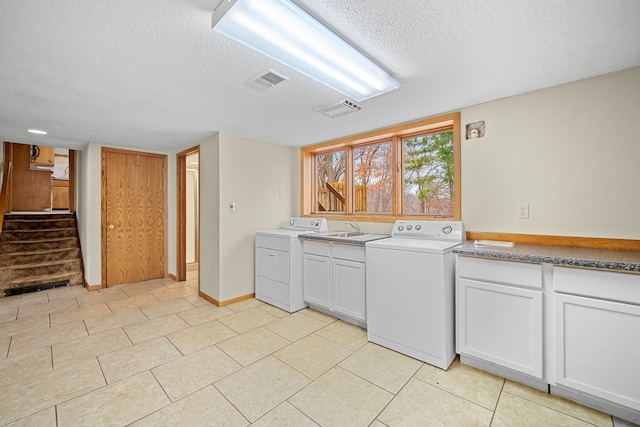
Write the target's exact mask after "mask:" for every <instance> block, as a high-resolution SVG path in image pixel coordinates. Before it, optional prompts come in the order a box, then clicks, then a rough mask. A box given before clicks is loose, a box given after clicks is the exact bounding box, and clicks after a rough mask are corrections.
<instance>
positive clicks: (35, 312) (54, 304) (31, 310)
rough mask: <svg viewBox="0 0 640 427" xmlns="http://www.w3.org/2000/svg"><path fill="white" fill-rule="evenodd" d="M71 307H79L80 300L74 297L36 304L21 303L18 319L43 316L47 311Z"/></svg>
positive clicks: (52, 311) (51, 311)
mask: <svg viewBox="0 0 640 427" xmlns="http://www.w3.org/2000/svg"><path fill="white" fill-rule="evenodd" d="M70 308H78V302H77V301H76V299H75V298H74V297H71V298H63V299H56V300H53V301H48V302H41V303H36V304H29V305H24V306H23V305H21V306H20V309H19V310H18V319H24V318H25V317H32V316H41V315H43V314H45V313H54V312H56V311H61V310H68V309H70Z"/></svg>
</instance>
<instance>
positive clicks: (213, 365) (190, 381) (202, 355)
mask: <svg viewBox="0 0 640 427" xmlns="http://www.w3.org/2000/svg"><path fill="white" fill-rule="evenodd" d="M241 368H242V366H240V365H239V364H238V363H236V362H235V361H234V360H233V359H232V358H230V357H229V356H227V355H226V354H224V352H223V351H222V350H220V349H219V348H218V347H216V346H215V345H212V346H211V347H207V348H204V349H202V350H200V351H196V352H195V353H191V354H189V355H187V356H184V357H181V358H179V359H176V360H174V361H172V362H169V363H165V364H164V365H162V366H158V367H157V368H154V369H153V370H152V372H153V375H155V377H156V378H157V379H158V382H159V383H160V385H162V388H163V389H164V391H165V392H166V393H167V395H168V396H169V398H170V399H171V401H173V402H175V401H176V400H179V399H182V398H183V397H185V396H187V395H189V394H191V393H193V392H195V391H196V390H199V389H201V388H202V387H205V386H206V385H209V384H213V383H214V382H216V381H218V380H219V379H222V378H224V377H226V376H227V375H230V374H232V373H234V372H235V371H237V370H239V369H241Z"/></svg>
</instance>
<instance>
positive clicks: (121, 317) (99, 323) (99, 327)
mask: <svg viewBox="0 0 640 427" xmlns="http://www.w3.org/2000/svg"><path fill="white" fill-rule="evenodd" d="M146 320H148V318H147V316H145V315H144V313H143V312H142V311H140V309H138V308H133V309H131V310H127V311H119V312H117V313H111V314H107V315H105V316H102V317H101V318H99V319H86V320H85V321H84V323H85V324H86V325H87V330H88V331H89V334H90V335H94V334H97V333H100V332H104V331H108V330H109V329H117V328H122V327H124V326H127V325H133V324H135V323H138V322H144V321H146Z"/></svg>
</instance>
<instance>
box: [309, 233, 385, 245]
mask: <svg viewBox="0 0 640 427" xmlns="http://www.w3.org/2000/svg"><path fill="white" fill-rule="evenodd" d="M332 233H336V232H335V231H327V232H323V233H306V234H301V235H299V236H298V238H300V239H303V240H315V241H319V242H326V243H331V242H333V243H343V244H346V245H354V246H364V245H365V244H366V243H367V242H372V241H374V240H380V239H386V238H388V237H391V236H390V235H388V234H363V235H362V236H357V237H337V236H333V235H332Z"/></svg>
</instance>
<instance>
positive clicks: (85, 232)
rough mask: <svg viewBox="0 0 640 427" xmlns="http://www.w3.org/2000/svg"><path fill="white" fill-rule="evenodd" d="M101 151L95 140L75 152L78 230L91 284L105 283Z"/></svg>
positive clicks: (85, 270) (85, 266) (85, 271)
mask: <svg viewBox="0 0 640 427" xmlns="http://www.w3.org/2000/svg"><path fill="white" fill-rule="evenodd" d="M101 151H102V148H101V147H100V146H99V145H96V144H88V145H87V148H86V149H85V150H84V151H77V152H76V160H77V165H76V170H77V172H78V178H77V198H76V200H77V204H76V215H77V217H78V234H79V236H80V244H81V247H82V259H83V261H84V280H85V281H86V282H87V283H88V284H89V285H91V286H95V285H100V284H101V283H102V255H101V254H102V248H101V240H100V239H101V236H100V228H101V216H100V215H101V213H100V212H101V201H100V197H101V183H100V182H101V181H100V180H101V175H100V169H101V160H100V158H101Z"/></svg>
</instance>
